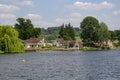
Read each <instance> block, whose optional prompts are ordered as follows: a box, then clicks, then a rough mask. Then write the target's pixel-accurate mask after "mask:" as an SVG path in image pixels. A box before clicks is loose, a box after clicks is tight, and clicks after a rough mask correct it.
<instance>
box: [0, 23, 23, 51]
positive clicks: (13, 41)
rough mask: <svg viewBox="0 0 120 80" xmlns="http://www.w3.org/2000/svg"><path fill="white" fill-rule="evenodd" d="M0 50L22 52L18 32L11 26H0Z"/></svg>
mask: <svg viewBox="0 0 120 80" xmlns="http://www.w3.org/2000/svg"><path fill="white" fill-rule="evenodd" d="M0 50H1V51H3V52H5V53H13V52H23V51H24V46H23V44H22V41H21V40H20V39H19V38H18V32H17V31H16V30H15V29H14V28H13V27H11V26H8V25H7V26H0Z"/></svg>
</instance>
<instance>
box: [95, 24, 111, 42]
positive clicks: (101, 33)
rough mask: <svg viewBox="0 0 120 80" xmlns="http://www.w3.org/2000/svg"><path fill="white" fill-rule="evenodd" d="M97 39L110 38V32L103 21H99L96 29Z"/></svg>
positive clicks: (105, 39) (104, 39)
mask: <svg viewBox="0 0 120 80" xmlns="http://www.w3.org/2000/svg"><path fill="white" fill-rule="evenodd" d="M96 34H98V35H97V37H98V41H107V40H109V39H110V32H109V30H108V27H107V25H106V24H105V23H103V22H102V23H100V27H99V28H98V31H97V32H96Z"/></svg>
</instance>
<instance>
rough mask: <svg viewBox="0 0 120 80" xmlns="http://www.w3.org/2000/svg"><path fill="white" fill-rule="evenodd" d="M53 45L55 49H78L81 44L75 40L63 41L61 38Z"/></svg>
mask: <svg viewBox="0 0 120 80" xmlns="http://www.w3.org/2000/svg"><path fill="white" fill-rule="evenodd" d="M54 45H55V46H56V47H62V48H75V49H79V47H80V46H81V45H82V43H81V42H80V41H77V40H64V39H63V38H57V39H56V41H55V43H54Z"/></svg>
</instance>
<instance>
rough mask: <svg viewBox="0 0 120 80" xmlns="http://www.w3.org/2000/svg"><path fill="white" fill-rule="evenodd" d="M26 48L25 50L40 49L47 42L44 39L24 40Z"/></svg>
mask: <svg viewBox="0 0 120 80" xmlns="http://www.w3.org/2000/svg"><path fill="white" fill-rule="evenodd" d="M24 46H25V48H38V47H41V46H45V40H44V38H30V39H27V40H24Z"/></svg>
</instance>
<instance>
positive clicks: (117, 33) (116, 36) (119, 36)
mask: <svg viewBox="0 0 120 80" xmlns="http://www.w3.org/2000/svg"><path fill="white" fill-rule="evenodd" d="M109 32H110V33H111V40H113V41H114V42H115V46H117V47H118V46H120V30H114V31H109ZM116 41H117V42H116Z"/></svg>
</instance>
